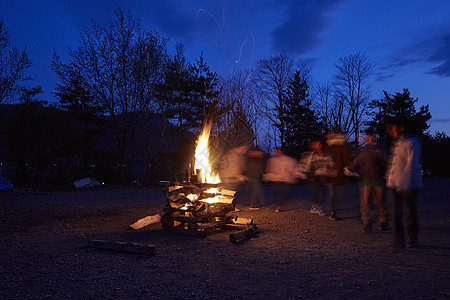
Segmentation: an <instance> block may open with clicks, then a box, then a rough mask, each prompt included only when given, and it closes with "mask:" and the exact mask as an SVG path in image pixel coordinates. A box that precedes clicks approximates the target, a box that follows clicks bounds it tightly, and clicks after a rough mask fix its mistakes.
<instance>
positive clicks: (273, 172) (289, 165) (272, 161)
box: [264, 149, 298, 212]
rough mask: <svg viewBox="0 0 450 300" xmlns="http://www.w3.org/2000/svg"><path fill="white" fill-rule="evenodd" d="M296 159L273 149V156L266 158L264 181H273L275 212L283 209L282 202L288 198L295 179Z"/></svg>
mask: <svg viewBox="0 0 450 300" xmlns="http://www.w3.org/2000/svg"><path fill="white" fill-rule="evenodd" d="M297 173H298V167H297V160H296V159H295V158H293V157H290V156H287V155H285V154H284V153H283V152H281V150H279V149H275V150H274V151H273V157H271V158H269V159H268V160H267V167H266V174H264V180H265V181H271V182H273V189H274V191H275V193H276V194H277V196H278V206H277V209H276V210H275V211H276V212H281V211H283V204H284V203H285V202H286V200H288V199H289V193H290V189H291V184H293V183H295V182H296V181H297Z"/></svg>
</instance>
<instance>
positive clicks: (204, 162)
mask: <svg viewBox="0 0 450 300" xmlns="http://www.w3.org/2000/svg"><path fill="white" fill-rule="evenodd" d="M211 126H212V122H206V123H205V125H204V126H203V129H202V132H201V133H200V136H199V137H198V140H197V146H196V148H195V170H198V169H200V170H201V172H200V174H197V175H200V176H199V177H200V178H198V181H199V182H201V183H220V178H219V176H218V175H217V174H214V173H213V172H212V168H211V164H210V162H209V151H208V150H209V149H208V143H209V134H210V132H211Z"/></svg>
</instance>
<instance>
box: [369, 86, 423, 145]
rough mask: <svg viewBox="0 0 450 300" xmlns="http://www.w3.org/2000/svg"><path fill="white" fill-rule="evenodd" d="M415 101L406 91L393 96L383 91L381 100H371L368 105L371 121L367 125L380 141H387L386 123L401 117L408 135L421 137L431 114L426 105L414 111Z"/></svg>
mask: <svg viewBox="0 0 450 300" xmlns="http://www.w3.org/2000/svg"><path fill="white" fill-rule="evenodd" d="M417 101H418V99H417V98H416V99H414V98H412V97H411V95H410V92H409V90H408V89H403V93H398V92H397V93H395V95H390V94H388V93H387V92H386V91H384V98H383V99H379V100H373V101H372V102H371V103H370V107H371V108H372V113H371V115H372V120H370V121H369V122H367V124H368V125H369V127H370V128H372V129H374V130H375V132H377V133H378V134H379V136H380V138H381V139H382V140H384V141H388V140H389V137H388V135H387V133H386V122H387V121H388V120H389V119H390V118H392V117H402V118H405V119H407V120H408V124H406V126H405V127H406V130H407V131H408V132H409V133H413V134H416V135H418V136H423V135H424V134H425V131H426V130H427V129H428V127H430V125H428V124H427V122H428V121H429V120H430V119H431V113H430V111H429V107H428V105H422V106H421V107H420V109H419V111H416V108H415V106H414V105H415V104H416V103H417Z"/></svg>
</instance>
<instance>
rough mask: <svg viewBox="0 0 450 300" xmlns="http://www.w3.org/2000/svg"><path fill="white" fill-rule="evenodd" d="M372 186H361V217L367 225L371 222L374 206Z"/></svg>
mask: <svg viewBox="0 0 450 300" xmlns="http://www.w3.org/2000/svg"><path fill="white" fill-rule="evenodd" d="M370 193H371V190H370V186H368V185H364V186H363V187H362V188H361V219H362V221H363V224H364V225H365V226H368V225H369V224H370V223H371V212H372V207H371V203H370Z"/></svg>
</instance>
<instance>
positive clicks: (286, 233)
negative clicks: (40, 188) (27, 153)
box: [0, 179, 450, 299]
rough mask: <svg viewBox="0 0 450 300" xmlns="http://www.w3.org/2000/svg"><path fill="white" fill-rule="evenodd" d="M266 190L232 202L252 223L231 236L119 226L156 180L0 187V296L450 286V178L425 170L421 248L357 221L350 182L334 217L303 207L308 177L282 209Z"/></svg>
mask: <svg viewBox="0 0 450 300" xmlns="http://www.w3.org/2000/svg"><path fill="white" fill-rule="evenodd" d="M265 190H266V196H267V203H268V205H267V206H266V207H265V208H263V209H261V210H258V211H250V210H249V209H248V203H246V202H245V201H244V200H241V202H240V203H239V205H238V207H240V209H241V211H240V212H236V213H235V214H237V215H238V216H242V217H253V218H254V220H255V222H256V223H257V224H258V227H259V229H260V230H259V232H258V234H257V235H255V236H254V237H252V238H250V239H246V240H244V241H242V242H239V243H235V244H231V243H230V242H229V241H228V234H229V233H230V231H225V230H222V231H217V232H214V233H211V234H209V235H208V236H207V237H206V238H197V237H187V236H182V235H178V234H175V233H172V232H166V231H163V230H162V229H161V226H160V224H154V225H150V226H148V227H145V228H143V229H141V230H138V231H133V230H129V229H127V227H128V225H130V224H132V223H134V222H135V221H136V220H138V219H140V218H142V217H145V216H147V215H152V214H156V213H160V212H161V209H162V208H163V207H164V205H165V200H164V193H163V192H162V191H161V189H160V188H150V189H144V188H126V187H102V188H96V189H90V190H76V191H63V192H37V191H28V192H20V191H16V192H8V193H0V245H1V246H0V299H43V298H48V299H66V298H74V299H297V298H299V299H300V298H308V299H309V298H313V299H348V298H352V299H355V298H356V299H361V298H365V299H366V298H367V299H384V298H388V299H406V298H423V299H449V298H450V283H449V279H450V278H449V270H450V260H449V258H450V251H449V250H450V237H449V232H450V218H449V215H450V205H449V200H450V196H449V192H450V179H429V180H426V181H425V187H424V188H423V190H422V191H421V194H420V197H419V217H420V222H421V233H420V243H421V245H420V248H418V249H406V250H402V251H397V252H392V251H391V250H390V247H389V245H390V242H391V239H392V231H390V230H388V231H385V232H378V231H374V232H373V233H371V234H368V235H364V234H362V233H361V225H360V223H359V212H358V211H359V206H358V205H359V204H358V203H359V201H358V198H357V190H356V187H354V186H348V187H347V188H346V190H345V193H344V195H343V199H342V202H341V203H339V205H338V208H339V210H338V216H339V217H340V219H339V220H338V221H334V222H333V221H330V220H328V218H327V217H320V216H318V215H312V214H310V213H309V197H310V190H309V188H308V186H305V185H297V186H295V187H294V188H293V195H294V196H293V198H294V199H293V200H292V201H290V203H289V204H288V205H287V210H286V211H284V212H281V213H275V212H274V210H273V207H274V205H275V204H274V197H273V195H272V194H271V188H270V187H269V186H268V187H266V188H265ZM243 199H247V197H245V192H244V197H243ZM89 239H105V240H111V241H129V242H138V243H146V244H154V245H156V248H157V254H156V255H155V256H144V255H134V254H123V253H117V252H113V251H108V250H99V249H90V248H88V247H87V241H88V240H89Z"/></svg>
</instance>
